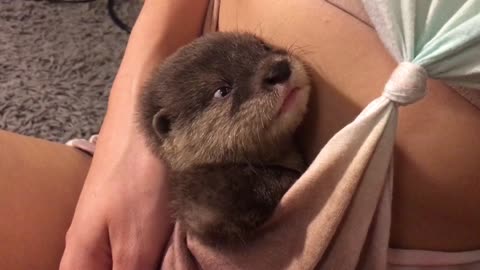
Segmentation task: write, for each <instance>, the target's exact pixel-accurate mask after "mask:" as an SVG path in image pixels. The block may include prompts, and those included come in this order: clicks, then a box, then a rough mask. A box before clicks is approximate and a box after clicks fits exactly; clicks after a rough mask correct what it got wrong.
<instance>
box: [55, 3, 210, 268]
mask: <svg viewBox="0 0 480 270" xmlns="http://www.w3.org/2000/svg"><path fill="white" fill-rule="evenodd" d="M206 6H207V1H206V0H202V1H189V0H175V1H174V0H171V1H160V0H150V1H145V3H144V6H143V8H142V10H141V13H140V15H139V17H138V19H137V21H136V23H135V26H134V27H133V29H132V33H131V35H130V38H129V41H128V45H127V48H126V51H125V54H124V57H123V60H122V63H121V65H120V68H119V70H118V73H117V75H116V77H115V80H114V83H113V86H112V90H111V94H110V98H109V103H108V110H107V114H106V116H105V119H104V122H103V124H102V127H101V131H100V134H99V139H98V141H97V147H96V152H95V155H94V158H93V160H92V165H91V167H90V170H89V173H88V175H87V178H86V181H85V184H84V187H83V190H82V193H81V195H80V199H79V201H78V204H77V208H76V210H75V215H74V218H73V221H72V224H71V226H70V229H69V231H68V234H67V237H66V248H65V252H64V255H63V258H62V262H61V266H60V268H61V269H112V268H113V269H153V268H154V267H155V266H156V264H157V263H158V259H159V257H160V255H161V251H162V249H163V247H164V245H165V243H166V241H167V239H168V237H169V232H170V220H169V216H168V209H167V204H166V203H167V188H168V187H167V181H166V168H165V166H164V164H163V163H162V162H160V161H159V160H158V159H156V158H155V157H154V156H153V155H152V154H151V153H150V152H149V150H148V149H147V147H146V145H145V143H144V141H143V137H142V136H141V134H140V133H139V132H138V131H137V128H136V125H135V120H134V117H135V115H134V111H135V106H136V102H137V97H138V95H139V93H140V91H142V85H143V83H144V81H145V80H146V79H147V78H148V76H149V74H150V73H151V72H152V71H153V69H154V68H155V67H156V66H157V65H158V64H159V63H161V61H162V60H163V59H164V58H165V57H167V56H168V55H169V54H171V53H172V52H173V51H175V50H176V49H177V48H178V47H180V46H182V45H184V44H186V43H187V42H189V41H191V40H193V39H194V38H195V37H197V36H199V35H200V34H201V29H202V28H201V26H202V23H203V18H204V16H205V12H206Z"/></svg>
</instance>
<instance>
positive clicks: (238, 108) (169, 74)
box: [138, 33, 309, 243]
mask: <svg viewBox="0 0 480 270" xmlns="http://www.w3.org/2000/svg"><path fill="white" fill-rule="evenodd" d="M278 57H283V58H288V59H290V61H291V63H292V67H293V69H295V70H296V71H295V72H296V77H295V79H296V80H297V81H296V82H295V83H298V84H301V85H302V86H304V87H305V90H304V91H305V93H302V96H301V98H302V99H307V97H305V95H306V96H308V90H309V86H308V77H307V75H306V73H305V71H304V69H303V66H302V65H301V63H300V62H299V61H298V59H296V58H294V57H293V56H292V55H289V54H288V53H287V52H286V51H285V50H283V49H281V48H275V47H273V46H271V45H269V44H265V42H263V41H262V40H260V39H258V38H257V37H255V36H253V35H251V34H245V33H243V34H240V33H212V34H209V35H206V36H204V37H201V38H198V39H197V40H195V41H193V42H192V43H190V44H188V45H186V46H184V47H182V48H180V49H179V50H178V51H177V52H176V53H174V54H173V55H172V56H171V57H169V58H167V59H166V60H165V61H164V63H163V64H162V65H161V66H160V67H159V69H158V70H157V71H156V72H155V74H154V75H153V76H152V78H151V80H150V81H149V82H148V83H147V85H146V88H145V91H143V93H142V96H141V97H140V104H139V108H138V120H139V121H138V122H139V126H140V129H141V130H142V132H143V134H144V135H145V136H146V138H147V141H148V145H149V147H150V149H152V151H153V152H154V153H155V154H156V155H157V156H158V157H159V158H161V159H163V160H165V161H166V162H167V163H168V165H169V166H170V172H171V173H170V180H171V192H172V202H171V206H172V209H173V212H174V215H175V217H176V218H177V219H178V220H179V221H180V224H181V225H182V226H183V227H184V228H185V229H186V230H187V231H189V232H191V233H193V234H195V235H197V236H198V237H200V238H202V239H203V240H205V241H208V242H212V243H225V242H229V243H234V242H236V241H245V240H247V239H248V238H249V237H251V236H253V235H254V232H255V229H256V228H258V227H259V226H261V224H263V223H264V222H265V221H266V220H267V219H268V217H270V216H271V214H272V212H273V211H274V209H275V207H276V205H277V204H278V202H279V200H280V199H281V197H282V196H283V194H284V193H285V192H286V191H287V189H288V188H289V187H290V186H291V185H292V184H293V183H294V182H295V180H296V179H297V178H298V177H299V176H300V175H301V173H302V171H303V169H304V164H303V162H302V160H301V158H300V155H299V154H298V151H297V149H296V147H295V146H294V144H293V133H294V131H295V129H296V128H297V126H298V125H299V123H300V121H301V120H302V117H303V115H304V113H305V110H306V101H305V102H304V103H305V104H302V106H300V107H299V108H296V109H295V110H296V113H291V114H287V116H282V118H281V120H277V118H276V117H277V111H278V98H279V97H278V91H276V89H274V88H272V86H269V85H266V84H265V82H264V78H265V76H266V74H268V72H269V71H270V67H271V65H272V61H275V60H276V59H278ZM292 80H293V79H292ZM225 84H228V85H230V86H232V88H233V91H232V94H231V95H230V96H228V98H225V99H216V98H213V96H214V93H215V90H216V89H218V87H221V86H222V85H225Z"/></svg>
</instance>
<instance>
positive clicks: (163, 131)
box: [152, 110, 171, 139]
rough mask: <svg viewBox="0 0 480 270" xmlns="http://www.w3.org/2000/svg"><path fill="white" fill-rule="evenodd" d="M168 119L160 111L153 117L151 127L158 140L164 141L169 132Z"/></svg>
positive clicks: (163, 112)
mask: <svg viewBox="0 0 480 270" xmlns="http://www.w3.org/2000/svg"><path fill="white" fill-rule="evenodd" d="M170 124H171V121H170V117H168V115H167V114H166V112H165V111H164V110H160V111H159V112H157V113H156V114H155V115H154V116H153V120H152V126H153V130H155V133H156V134H157V136H158V137H159V138H160V139H164V138H165V137H166V136H167V135H168V133H169V132H170Z"/></svg>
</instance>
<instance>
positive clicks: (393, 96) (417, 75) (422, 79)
mask: <svg viewBox="0 0 480 270" xmlns="http://www.w3.org/2000/svg"><path fill="white" fill-rule="evenodd" d="M426 86H427V72H426V71H425V69H424V68H423V67H421V66H419V65H416V64H413V63H410V62H401V63H400V64H398V66H397V68H396V69H395V70H394V71H393V73H392V75H391V76H390V79H389V80H388V82H387V84H386V85H385V89H384V90H383V96H384V97H386V98H388V99H390V100H391V101H393V102H395V103H397V104H400V105H408V104H411V103H414V102H416V101H418V100H420V99H422V98H423V97H424V96H425V93H426V91H425V90H426Z"/></svg>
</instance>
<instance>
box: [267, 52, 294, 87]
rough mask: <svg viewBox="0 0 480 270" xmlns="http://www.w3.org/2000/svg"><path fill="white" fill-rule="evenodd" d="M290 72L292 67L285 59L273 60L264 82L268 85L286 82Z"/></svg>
mask: <svg viewBox="0 0 480 270" xmlns="http://www.w3.org/2000/svg"><path fill="white" fill-rule="evenodd" d="M291 74H292V69H291V67H290V63H289V61H288V60H287V59H283V60H279V61H275V62H274V63H273V64H272V67H271V69H270V71H269V72H268V73H267V75H266V76H265V79H264V81H265V83H267V84H269V85H272V86H273V85H275V84H280V83H284V82H286V81H287V80H288V79H289V78H290V75H291Z"/></svg>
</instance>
